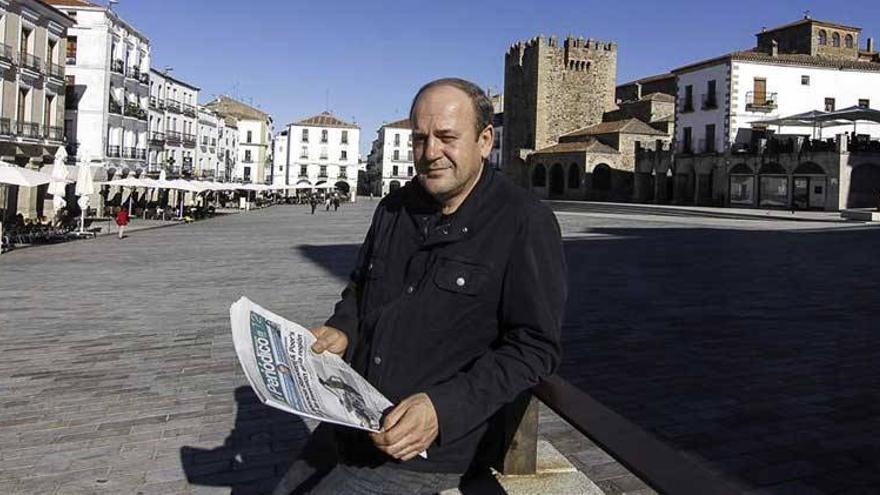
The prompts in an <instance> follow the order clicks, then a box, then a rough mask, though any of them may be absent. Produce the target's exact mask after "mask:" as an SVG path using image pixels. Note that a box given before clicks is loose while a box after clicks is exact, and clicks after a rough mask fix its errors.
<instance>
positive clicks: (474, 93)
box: [409, 77, 495, 137]
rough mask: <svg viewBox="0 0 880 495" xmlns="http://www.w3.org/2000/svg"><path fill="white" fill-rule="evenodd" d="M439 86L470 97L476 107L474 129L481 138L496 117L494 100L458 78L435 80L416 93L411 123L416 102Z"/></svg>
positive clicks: (411, 106) (410, 113)
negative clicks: (425, 93)
mask: <svg viewBox="0 0 880 495" xmlns="http://www.w3.org/2000/svg"><path fill="white" fill-rule="evenodd" d="M439 86H452V87H453V88H456V89H460V90H461V91H463V92H464V93H465V94H466V95H468V98H470V99H471V104H472V105H473V107H474V129H475V131H476V135H477V137H479V136H480V133H481V132H483V129H485V128H486V127H487V126H488V125H490V124H491V123H492V119H493V118H494V117H495V109H494V108H493V107H492V100H490V99H489V97H488V96H486V93H485V92H484V91H483V90H482V89H480V87H479V86H477V85H476V84H474V83H472V82H470V81H466V80H464V79H460V78H457V77H444V78H442V79H435V80H433V81H431V82H429V83H428V84H425V85H424V86H422V87H421V88H420V89H419V91H418V92H417V93H416V96H415V98H413V100H412V104H411V105H410V107H409V120H410V122H412V120H413V110H414V109H415V107H416V102H417V101H419V97H420V96H422V93H424V92H425V91H427V90H429V89H431V88H435V87H439Z"/></svg>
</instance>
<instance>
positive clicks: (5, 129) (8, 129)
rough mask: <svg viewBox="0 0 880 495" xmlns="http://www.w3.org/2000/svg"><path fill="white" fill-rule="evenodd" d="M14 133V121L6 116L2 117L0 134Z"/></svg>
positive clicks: (9, 134) (8, 134)
mask: <svg viewBox="0 0 880 495" xmlns="http://www.w3.org/2000/svg"><path fill="white" fill-rule="evenodd" d="M11 135H12V121H11V120H9V119H6V118H2V119H0V136H11Z"/></svg>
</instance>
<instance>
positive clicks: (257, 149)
mask: <svg viewBox="0 0 880 495" xmlns="http://www.w3.org/2000/svg"><path fill="white" fill-rule="evenodd" d="M205 107H206V108H208V109H209V110H211V111H213V112H214V113H216V114H218V115H220V116H221V117H224V118H227V119H228V118H230V117H231V118H233V119H235V122H236V126H237V128H238V139H237V141H236V143H237V146H238V150H237V152H238V154H237V156H236V159H235V162H234V164H233V168H232V170H231V174H232V175H231V177H227V179H231V180H241V181H244V182H253V183H259V184H262V183H265V182H267V181H268V180H269V179H270V176H271V175H270V174H271V172H272V117H271V116H269V114H267V113H265V112H263V111H262V110H260V109H257V108H254V107H252V106H250V105H247V104H245V103H242V102H240V101H237V100H234V99H232V98H230V97H228V96H225V95H224V96H220V97H219V98H217V99H216V100H213V101H211V102H209V103H207V104H205ZM227 149H229V148H227Z"/></svg>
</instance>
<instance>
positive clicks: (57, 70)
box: [46, 62, 64, 79]
mask: <svg viewBox="0 0 880 495" xmlns="http://www.w3.org/2000/svg"><path fill="white" fill-rule="evenodd" d="M46 74H48V75H49V77H54V78H56V79H64V67H63V66H61V65H58V64H56V63H52V62H46Z"/></svg>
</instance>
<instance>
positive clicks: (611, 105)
mask: <svg viewBox="0 0 880 495" xmlns="http://www.w3.org/2000/svg"><path fill="white" fill-rule="evenodd" d="M616 79H617V44H615V43H608V42H601V41H595V40H591V39H584V38H572V37H568V38H566V39H565V41H564V42H563V43H562V45H561V46H560V45H559V43H558V42H557V40H556V37H555V36H551V37H550V38H545V37H543V36H539V37H537V38H533V39H531V40H528V41H520V42H517V43H516V44H514V45H513V46H511V47H510V49H509V50H508V51H507V54H506V55H505V58H504V143H503V150H504V157H503V164H504V165H503V166H504V169H505V170H506V171H507V173H509V174H510V175H511V177H513V178H514V179H515V180H517V181H518V182H519V183H521V184H526V180H525V179H526V177H525V162H526V157H527V156H528V155H529V153H531V152H532V151H534V150H538V149H541V148H544V147H546V146H550V145H553V144H556V140H557V138H559V136H561V135H562V134H565V133H568V132H571V131H574V130H576V129H580V128H582V127H586V126H590V125H593V124H597V123H599V122H601V121H602V114H604V113H605V112H607V111H610V110H614V109H615V108H616V105H615V102H614V90H615V83H616Z"/></svg>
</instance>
